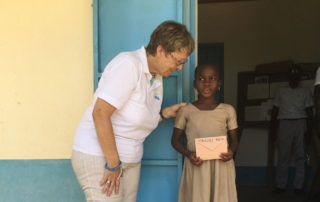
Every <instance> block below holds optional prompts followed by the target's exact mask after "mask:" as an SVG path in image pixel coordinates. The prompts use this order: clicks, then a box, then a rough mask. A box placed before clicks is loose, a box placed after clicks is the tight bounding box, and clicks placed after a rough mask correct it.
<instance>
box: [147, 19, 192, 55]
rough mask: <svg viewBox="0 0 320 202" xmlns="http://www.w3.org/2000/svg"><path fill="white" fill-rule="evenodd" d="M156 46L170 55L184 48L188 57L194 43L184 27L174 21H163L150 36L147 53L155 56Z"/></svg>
mask: <svg viewBox="0 0 320 202" xmlns="http://www.w3.org/2000/svg"><path fill="white" fill-rule="evenodd" d="M158 45H161V46H162V47H163V49H164V51H165V52H166V54H168V53H172V52H175V51H180V50H181V49H183V48H186V51H187V53H188V55H190V54H191V53H192V51H193V49H194V41H193V38H192V36H191V34H190V33H189V32H188V30H187V28H186V26H184V25H183V24H180V23H177V22H175V21H170V20H168V21H164V22H163V23H161V24H160V25H159V26H158V27H157V28H156V29H155V30H154V31H153V32H152V34H151V36H150V41H149V44H148V46H147V48H146V51H147V53H149V54H151V55H153V56H154V55H155V54H156V51H157V47H158Z"/></svg>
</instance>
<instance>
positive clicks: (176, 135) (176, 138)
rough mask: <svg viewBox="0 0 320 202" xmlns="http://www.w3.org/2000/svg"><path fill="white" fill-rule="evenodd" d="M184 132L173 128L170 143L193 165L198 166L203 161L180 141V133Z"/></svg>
mask: <svg viewBox="0 0 320 202" xmlns="http://www.w3.org/2000/svg"><path fill="white" fill-rule="evenodd" d="M183 134H184V130H181V129H179V128H174V130H173V134H172V138H171V144H172V146H173V148H175V149H176V150H177V151H178V152H180V153H181V154H183V155H184V156H186V157H188V158H189V159H190V161H191V163H192V164H193V165H196V166H200V165H201V164H202V163H203V160H201V159H200V158H199V157H197V156H196V153H195V152H191V151H189V150H188V149H186V148H185V147H184V145H183V144H182V143H181V142H180V139H181V137H182V135H183Z"/></svg>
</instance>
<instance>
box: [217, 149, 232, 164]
mask: <svg viewBox="0 0 320 202" xmlns="http://www.w3.org/2000/svg"><path fill="white" fill-rule="evenodd" d="M220 157H221V160H222V161H229V160H230V159H232V158H233V151H232V150H231V149H228V152H227V153H221V155H220Z"/></svg>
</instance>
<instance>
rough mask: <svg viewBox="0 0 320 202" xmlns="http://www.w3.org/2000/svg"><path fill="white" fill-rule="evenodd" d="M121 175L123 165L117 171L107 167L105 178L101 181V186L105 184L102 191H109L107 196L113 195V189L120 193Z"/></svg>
mask: <svg viewBox="0 0 320 202" xmlns="http://www.w3.org/2000/svg"><path fill="white" fill-rule="evenodd" d="M121 176H122V167H120V168H119V169H118V170H115V171H110V170H107V169H105V172H104V176H103V179H102V180H101V182H100V186H104V187H103V189H102V193H106V192H107V196H111V194H112V192H113V190H115V194H118V193H119V187H120V177H121Z"/></svg>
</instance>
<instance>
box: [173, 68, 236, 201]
mask: <svg viewBox="0 0 320 202" xmlns="http://www.w3.org/2000/svg"><path fill="white" fill-rule="evenodd" d="M193 85H194V88H196V89H197V91H198V94H199V96H198V100H197V101H195V102H193V103H189V104H188V105H187V106H185V107H183V108H181V109H180V111H179V113H178V115H177V117H176V121H175V128H174V131H173V135H172V146H173V147H174V148H175V149H176V150H177V151H178V152H180V153H182V154H183V155H184V156H185V158H184V159H185V160H184V167H183V174H182V180H181V185H180V190H179V202H237V191H236V185H235V168H234V161H233V154H234V152H235V151H236V149H237V147H238V140H237V133H236V129H237V127H238V125H237V120H236V113H235V110H234V108H233V107H232V106H231V105H229V104H224V103H218V102H217V101H216V100H215V97H214V95H215V92H216V91H217V90H218V89H220V86H221V81H220V79H219V70H218V68H217V67H216V66H215V65H213V64H209V63H208V64H202V65H199V66H198V67H197V68H196V71H195V80H194V82H193ZM184 134H186V137H187V144H186V147H184V145H183V144H182V143H181V141H180V138H181V137H182V135H184ZM223 135H225V136H227V135H228V140H229V141H228V142H229V148H228V152H227V153H221V155H220V157H221V159H219V160H207V161H204V160H202V159H200V158H199V157H197V156H196V153H195V138H205V137H214V136H223Z"/></svg>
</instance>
